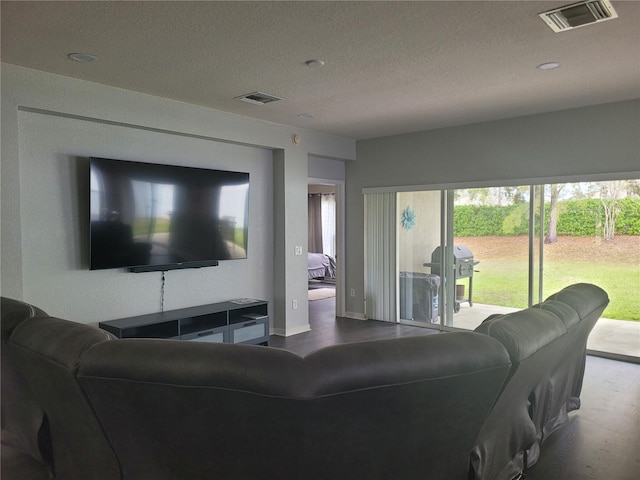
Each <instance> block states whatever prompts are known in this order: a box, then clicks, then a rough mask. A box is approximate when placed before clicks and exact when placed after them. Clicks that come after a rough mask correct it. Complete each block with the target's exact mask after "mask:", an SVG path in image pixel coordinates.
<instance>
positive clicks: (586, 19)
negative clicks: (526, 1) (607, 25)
mask: <svg viewBox="0 0 640 480" xmlns="http://www.w3.org/2000/svg"><path fill="white" fill-rule="evenodd" d="M540 18H542V20H544V21H545V23H546V24H547V25H549V27H550V28H551V30H553V31H554V32H556V33H558V32H564V31H566V30H572V29H574V28H578V27H583V26H585V25H589V24H591V23H597V22H604V21H605V20H612V19H614V18H618V14H617V13H616V11H615V10H614V9H613V7H612V6H611V2H609V1H608V0H586V1H583V2H579V3H574V4H571V5H566V6H564V7H560V8H556V9H554V10H549V11H548V12H544V13H541V14H540Z"/></svg>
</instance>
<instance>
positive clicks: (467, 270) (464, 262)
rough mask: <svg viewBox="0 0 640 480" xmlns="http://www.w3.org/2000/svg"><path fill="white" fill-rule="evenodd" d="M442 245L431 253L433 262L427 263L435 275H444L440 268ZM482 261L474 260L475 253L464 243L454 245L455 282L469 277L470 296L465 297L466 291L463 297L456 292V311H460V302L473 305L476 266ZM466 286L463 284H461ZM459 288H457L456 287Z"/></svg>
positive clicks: (426, 265)
mask: <svg viewBox="0 0 640 480" xmlns="http://www.w3.org/2000/svg"><path fill="white" fill-rule="evenodd" d="M440 251H441V247H440V246H438V247H436V249H435V250H434V251H433V253H432V254H431V262H429V263H425V264H424V266H425V267H431V273H432V274H434V275H442V273H441V269H440V258H441V254H440ZM478 263H480V262H479V261H476V260H474V258H473V253H471V250H469V249H468V248H467V247H465V246H464V245H454V246H453V280H454V284H455V285H456V287H457V286H458V285H457V281H458V279H460V278H468V279H469V296H468V297H467V298H464V293H463V294H462V295H461V297H460V298H459V297H458V292H456V302H455V304H454V311H455V312H459V311H460V304H461V303H463V302H468V303H469V306H470V307H473V272H474V267H475V266H476V265H477V264H478ZM460 286H461V287H462V288H464V286H463V285H460ZM456 290H457V288H456Z"/></svg>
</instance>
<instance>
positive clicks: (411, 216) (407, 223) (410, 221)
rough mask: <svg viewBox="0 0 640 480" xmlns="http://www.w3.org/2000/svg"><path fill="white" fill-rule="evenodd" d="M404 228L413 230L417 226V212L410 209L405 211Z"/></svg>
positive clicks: (403, 216) (403, 214)
mask: <svg viewBox="0 0 640 480" xmlns="http://www.w3.org/2000/svg"><path fill="white" fill-rule="evenodd" d="M401 221H402V227H403V228H405V229H407V230H411V229H412V228H413V227H414V225H415V224H416V212H414V211H413V210H411V209H410V208H409V207H407V208H405V209H404V212H402V219H401Z"/></svg>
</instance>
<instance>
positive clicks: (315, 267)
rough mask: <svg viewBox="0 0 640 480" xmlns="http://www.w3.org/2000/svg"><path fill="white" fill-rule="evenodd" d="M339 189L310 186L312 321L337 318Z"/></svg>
mask: <svg viewBox="0 0 640 480" xmlns="http://www.w3.org/2000/svg"><path fill="white" fill-rule="evenodd" d="M340 190H341V185H337V184H334V183H328V182H322V181H318V182H314V183H309V185H308V217H307V218H308V263H307V276H308V279H307V281H308V294H309V320H310V321H312V320H313V317H314V316H316V315H318V314H322V315H323V316H326V315H329V314H330V315H332V316H333V317H335V316H336V314H337V311H338V310H337V305H338V304H339V300H338V299H337V298H336V293H337V292H340V289H339V288H337V287H338V285H339V284H340V282H339V271H340V269H341V267H340V266H339V262H338V251H339V249H340V246H341V242H340V240H339V239H340V235H341V233H340V232H341V229H340V222H339V219H340V213H339V212H340V208H341V206H340V199H341V195H340Z"/></svg>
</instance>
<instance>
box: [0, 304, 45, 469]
mask: <svg viewBox="0 0 640 480" xmlns="http://www.w3.org/2000/svg"><path fill="white" fill-rule="evenodd" d="M0 300H1V304H0V312H1V318H2V321H1V334H2V345H1V346H0V352H1V357H2V358H1V359H0V362H1V365H2V372H1V373H0V375H1V378H2V386H1V388H2V390H1V391H2V401H1V402H0V418H1V425H2V442H3V443H4V444H6V445H11V446H13V447H16V448H17V449H19V450H20V451H22V452H25V453H27V454H29V455H31V456H32V457H34V458H36V459H38V460H41V461H44V460H45V458H44V455H43V452H42V451H41V450H40V446H39V437H40V438H41V439H42V437H43V436H46V431H45V429H43V419H44V412H43V411H42V409H41V408H40V406H39V405H38V402H36V401H35V399H34V398H33V395H32V394H31V391H30V389H29V387H28V385H27V382H26V380H25V379H24V377H23V375H22V372H21V370H20V368H19V365H16V364H15V363H14V362H13V359H12V358H11V356H10V355H9V353H8V352H9V349H8V348H7V341H8V339H9V337H11V334H12V333H13V331H14V330H15V328H16V327H17V326H18V325H20V323H22V322H23V321H24V320H26V319H28V318H32V317H36V316H45V315H46V313H45V312H44V311H43V310H41V309H39V308H38V307H35V306H33V305H30V304H28V303H25V302H21V301H19V300H14V299H12V298H7V297H2V298H1V299H0ZM45 455H46V454H45Z"/></svg>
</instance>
